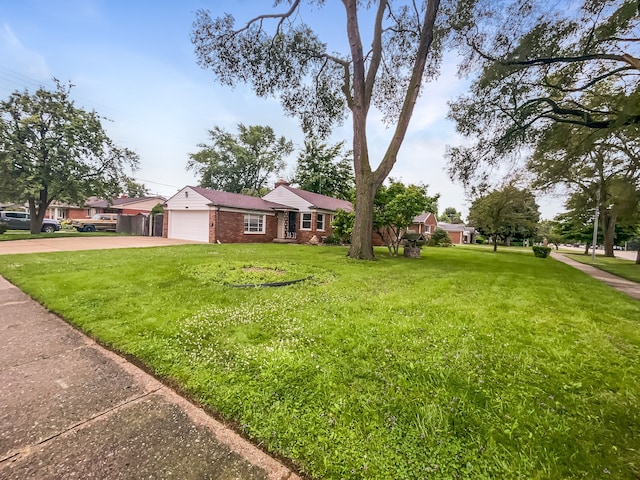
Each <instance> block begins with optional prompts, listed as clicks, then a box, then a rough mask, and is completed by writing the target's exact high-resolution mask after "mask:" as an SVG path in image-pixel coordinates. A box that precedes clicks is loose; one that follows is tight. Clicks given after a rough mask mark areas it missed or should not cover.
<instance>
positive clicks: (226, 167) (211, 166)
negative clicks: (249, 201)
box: [187, 123, 293, 195]
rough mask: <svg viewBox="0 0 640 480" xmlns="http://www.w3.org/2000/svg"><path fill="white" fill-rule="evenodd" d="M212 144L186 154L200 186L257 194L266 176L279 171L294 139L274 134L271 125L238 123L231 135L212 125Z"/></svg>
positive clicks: (273, 174) (265, 186)
mask: <svg viewBox="0 0 640 480" xmlns="http://www.w3.org/2000/svg"><path fill="white" fill-rule="evenodd" d="M209 138H210V139H211V144H200V145H198V147H199V148H200V151H198V152H196V153H191V154H189V158H190V160H189V162H188V163H187V169H188V170H193V171H195V172H196V174H197V175H198V176H199V177H200V186H201V187H205V188H211V189H214V190H222V191H225V192H232V193H245V194H249V195H260V194H262V193H264V189H266V188H267V182H268V181H269V179H273V177H275V176H277V175H279V174H280V173H281V172H282V170H283V169H284V166H285V161H284V158H285V157H286V156H287V155H289V154H290V153H291V152H293V143H292V142H291V141H290V140H287V139H286V138H285V137H283V136H281V137H277V136H276V135H275V133H274V132H273V129H272V128H271V127H268V126H267V127H264V126H260V125H250V126H248V127H246V126H245V125H243V124H242V123H240V124H238V134H237V135H233V134H231V133H228V132H226V131H224V130H223V129H221V128H220V127H214V129H213V130H209Z"/></svg>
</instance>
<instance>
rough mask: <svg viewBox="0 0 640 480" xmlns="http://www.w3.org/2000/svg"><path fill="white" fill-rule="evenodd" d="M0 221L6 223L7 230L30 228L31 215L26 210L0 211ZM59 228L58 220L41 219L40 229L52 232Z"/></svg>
mask: <svg viewBox="0 0 640 480" xmlns="http://www.w3.org/2000/svg"><path fill="white" fill-rule="evenodd" d="M0 222H2V223H6V224H7V225H8V227H9V230H31V216H30V215H29V214H28V213H26V212H6V211H0ZM58 230H60V222H59V221H58V220H52V219H50V218H45V219H44V220H43V221H42V229H41V231H43V232H46V233H53V232H57V231H58Z"/></svg>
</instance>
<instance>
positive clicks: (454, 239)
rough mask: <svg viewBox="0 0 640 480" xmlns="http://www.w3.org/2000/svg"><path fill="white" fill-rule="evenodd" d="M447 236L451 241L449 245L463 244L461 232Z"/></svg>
mask: <svg viewBox="0 0 640 480" xmlns="http://www.w3.org/2000/svg"><path fill="white" fill-rule="evenodd" d="M447 233H448V234H449V238H450V239H451V243H453V244H454V245H462V244H463V243H464V237H463V236H462V232H447Z"/></svg>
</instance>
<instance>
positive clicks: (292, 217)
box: [287, 212, 298, 238]
mask: <svg viewBox="0 0 640 480" xmlns="http://www.w3.org/2000/svg"><path fill="white" fill-rule="evenodd" d="M297 222H298V214H297V213H296V212H289V221H288V222H287V223H288V225H287V238H296V230H297V229H296V227H297V226H298V223H297Z"/></svg>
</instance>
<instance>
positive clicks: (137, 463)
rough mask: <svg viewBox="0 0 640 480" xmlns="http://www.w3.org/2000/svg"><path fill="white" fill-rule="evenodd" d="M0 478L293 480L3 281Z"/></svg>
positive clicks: (287, 472)
mask: <svg viewBox="0 0 640 480" xmlns="http://www.w3.org/2000/svg"><path fill="white" fill-rule="evenodd" d="M0 343H1V347H0V385H2V387H1V388H0V479H69V478H104V479H107V478H108V479H124V478H127V479H129V478H130V479H139V478H163V479H164V478H175V479H224V480H231V479H250V480H254V479H274V480H275V479H279V480H284V479H291V480H294V479H298V478H299V477H298V476H297V475H295V474H294V473H292V472H291V471H290V470H289V469H288V468H286V467H284V466H283V465H282V464H280V463H279V462H277V461H276V460H274V459H273V458H271V457H269V456H268V455H266V454H265V453H263V452H262V451H260V450H259V449H258V448H256V447H255V446H253V445H252V444H250V443H249V442H247V441H246V440H244V439H243V438H242V437H240V436H239V435H237V434H236V433H235V432H233V431H231V430H229V429H228V428H226V427H225V426H224V425H222V424H221V423H219V422H217V421H215V420H213V419H212V418H211V417H210V416H209V415H207V414H206V413H205V412H204V411H202V410H201V409H199V408H197V407H195V406H194V405H193V404H191V403H189V402H188V401H186V400H185V399H184V398H182V397H180V396H179V395H177V394H176V393H175V392H174V391H172V390H171V389H169V388H167V387H166V386H164V385H163V384H161V383H160V382H158V381H157V380H155V379H154V378H153V377H151V376H150V375H147V374H146V373H144V372H143V371H141V370H140V369H138V368H137V367H135V366H133V365H131V364H130V363H129V362H127V361H126V360H124V359H122V358H121V357H119V356H117V355H115V354H113V353H111V352H109V351H107V350H105V349H104V348H102V347H100V346H99V345H97V344H96V343H95V342H93V341H91V340H90V339H88V338H87V337H85V336H84V335H82V334H81V333H79V332H77V331H76V330H74V329H73V328H71V327H70V326H69V325H67V324H66V323H65V322H64V321H62V320H61V319H60V318H58V317H56V316H55V315H53V314H51V313H49V312H47V311H46V310H45V309H44V308H42V307H41V306H40V305H39V304H38V303H36V302H35V301H33V300H31V299H30V298H29V297H28V296H26V295H25V294H24V293H22V292H21V291H20V290H19V289H18V288H16V287H15V286H13V285H11V284H10V283H9V282H7V281H6V280H5V279H4V278H2V277H0Z"/></svg>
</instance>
